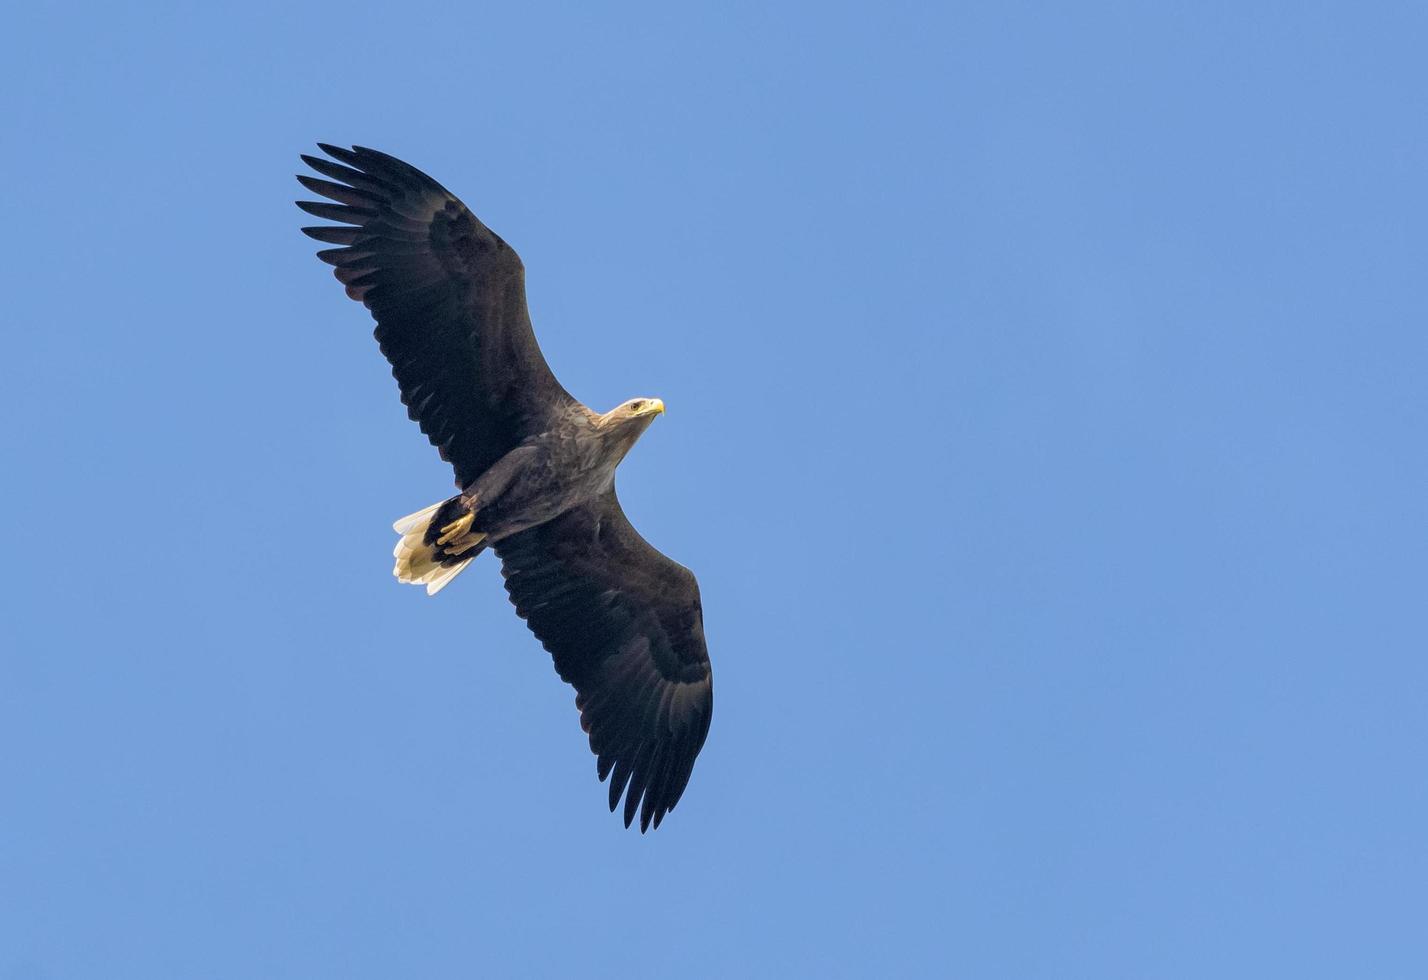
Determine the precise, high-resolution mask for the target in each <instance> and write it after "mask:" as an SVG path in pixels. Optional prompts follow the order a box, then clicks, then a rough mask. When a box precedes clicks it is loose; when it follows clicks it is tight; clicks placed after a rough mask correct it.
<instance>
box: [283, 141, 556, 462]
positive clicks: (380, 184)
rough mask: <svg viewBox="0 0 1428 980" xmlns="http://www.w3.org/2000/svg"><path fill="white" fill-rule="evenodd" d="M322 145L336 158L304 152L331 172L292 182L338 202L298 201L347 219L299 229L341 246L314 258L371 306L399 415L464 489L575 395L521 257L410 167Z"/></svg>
mask: <svg viewBox="0 0 1428 980" xmlns="http://www.w3.org/2000/svg"><path fill="white" fill-rule="evenodd" d="M318 145H319V146H320V147H321V148H322V150H323V152H325V153H326V154H327V155H328V156H330V157H332V158H333V159H334V160H337V161H340V162H339V163H334V162H332V161H331V160H323V159H321V158H318V157H312V156H303V158H302V159H303V160H304V161H305V162H306V163H307V165H308V166H310V167H312V169H313V170H316V171H317V172H318V173H320V174H322V175H323V176H324V177H328V178H331V179H330V180H319V179H317V178H315V177H308V176H299V177H298V180H299V181H301V182H302V185H303V186H304V187H306V188H307V189H308V190H310V191H313V192H314V193H317V194H321V195H322V196H323V197H326V198H330V199H331V200H333V201H336V202H338V203H336V204H328V203H326V202H323V203H316V202H312V201H298V202H297V205H298V207H300V208H302V209H303V210H304V211H306V212H308V213H309V214H312V215H316V216H317V217H319V218H324V219H328V220H332V221H341V222H344V224H343V225H337V226H333V225H328V226H324V227H317V228H304V229H303V231H304V232H306V233H307V234H308V235H310V236H312V237H313V238H316V239H317V240H318V241H320V242H327V243H328V244H331V245H337V246H339V247H338V248H331V249H327V250H324V251H321V252H318V253H317V255H318V258H320V259H322V260H323V261H324V262H327V263H329V264H331V265H333V266H335V267H336V268H335V269H334V270H333V271H334V273H335V275H336V276H337V278H338V279H339V280H340V281H341V282H342V283H343V285H345V286H346V287H347V295H348V296H350V297H352V298H353V299H355V300H359V301H361V302H362V303H363V304H365V305H366V307H367V308H368V309H369V310H371V311H372V316H373V318H374V319H376V321H377V329H376V337H377V342H378V343H379V344H380V345H381V347H382V353H383V354H385V355H386V358H387V360H388V361H390V362H391V365H392V374H393V375H394V376H395V377H396V379H397V384H398V386H399V387H400V388H401V393H402V403H403V404H404V405H406V406H407V414H408V415H410V416H411V417H412V418H413V419H414V420H416V421H417V422H418V423H420V424H421V430H422V431H423V432H425V433H426V435H427V438H428V439H430V440H431V442H432V445H434V446H436V447H437V449H438V450H440V452H441V457H442V459H445V460H447V461H448V462H450V463H451V465H452V467H453V468H454V469H455V470H456V482H457V486H458V487H463V488H464V487H465V486H467V485H468V484H470V483H471V482H472V481H474V480H475V479H476V478H477V477H478V476H480V475H481V473H483V472H484V471H485V470H486V469H487V468H488V467H489V466H490V465H491V464H492V463H494V462H495V461H496V460H497V459H500V458H501V456H503V455H504V454H505V453H506V452H507V451H509V450H510V449H513V448H514V447H515V446H516V445H518V444H519V443H520V442H521V440H522V439H523V438H525V437H526V436H527V435H528V434H530V433H532V432H539V431H543V430H544V429H545V428H546V424H545V423H546V420H547V419H548V418H549V417H550V416H551V415H552V413H553V412H555V411H556V410H558V409H559V408H560V407H561V406H562V405H563V404H564V403H566V402H569V401H571V400H572V399H571V397H570V395H569V394H568V393H567V392H566V391H565V389H564V388H562V387H561V386H560V382H558V381H556V379H555V376H554V375H553V374H551V371H550V367H549V366H548V365H547V364H546V362H545V358H544V357H543V356H542V355H541V352H540V347H539V346H538V345H537V344H536V339H535V333H534V331H533V330H532V329H531V321H530V315H529V313H527V311H526V288H525V269H524V267H523V266H522V265H521V260H520V257H519V256H518V255H516V253H515V250H514V249H512V248H511V247H510V246H509V245H507V244H506V243H505V242H504V241H502V240H501V238H500V236H499V235H497V234H496V233H495V232H493V231H491V230H490V229H489V228H487V227H486V226H485V225H483V224H482V223H481V222H480V221H479V220H477V218H476V216H475V215H473V214H472V213H471V212H470V211H469V210H467V208H466V205H464V204H462V203H461V202H460V201H459V200H457V199H456V197H455V195H453V194H452V193H451V192H450V191H448V190H446V188H444V187H442V186H441V185H440V184H438V183H437V182H436V181H434V180H432V179H431V178H430V177H428V176H427V175H426V174H424V173H422V172H421V171H420V170H417V169H416V168H415V167H412V166H410V165H408V164H405V163H403V162H402V161H400V160H398V159H396V158H395V157H390V156H387V155H386V154H385V153H378V152H377V151H376V150H368V149H365V148H364V147H360V146H359V147H354V148H353V149H351V150H344V149H342V148H340V147H336V146H328V145H327V144H325V143H319V144H318Z"/></svg>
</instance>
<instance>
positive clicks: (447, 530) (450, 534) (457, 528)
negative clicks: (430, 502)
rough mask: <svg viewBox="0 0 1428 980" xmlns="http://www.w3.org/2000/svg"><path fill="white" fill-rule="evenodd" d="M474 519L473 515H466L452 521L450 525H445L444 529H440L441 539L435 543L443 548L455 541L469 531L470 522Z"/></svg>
mask: <svg viewBox="0 0 1428 980" xmlns="http://www.w3.org/2000/svg"><path fill="white" fill-rule="evenodd" d="M475 517H476V515H475V514H467V515H465V516H464V517H460V518H457V519H456V520H454V521H452V522H451V523H450V524H448V525H446V527H444V528H442V529H441V537H439V538H437V539H436V543H437V544H438V545H443V546H444V545H446V544H449V543H450V542H452V541H455V540H456V539H457V538H459V537H461V536H462V535H463V534H465V533H466V532H467V531H469V530H471V522H472V521H473V520H474V519H475Z"/></svg>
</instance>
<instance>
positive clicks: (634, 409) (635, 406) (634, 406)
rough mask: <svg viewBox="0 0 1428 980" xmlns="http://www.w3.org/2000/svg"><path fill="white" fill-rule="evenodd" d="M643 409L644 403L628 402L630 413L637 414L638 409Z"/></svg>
mask: <svg viewBox="0 0 1428 980" xmlns="http://www.w3.org/2000/svg"><path fill="white" fill-rule="evenodd" d="M644 407H645V403H644V402H641V401H633V402H630V411H632V412H638V411H639V410H640V409H642V408H644Z"/></svg>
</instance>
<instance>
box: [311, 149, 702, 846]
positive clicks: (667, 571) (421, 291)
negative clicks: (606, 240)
mask: <svg viewBox="0 0 1428 980" xmlns="http://www.w3.org/2000/svg"><path fill="white" fill-rule="evenodd" d="M322 149H323V150H324V151H325V152H326V153H327V154H328V155H329V156H330V157H332V158H333V159H335V160H338V161H341V163H333V162H332V161H331V160H323V159H320V158H317V157H309V156H304V157H303V159H304V160H305V161H306V162H307V163H308V164H309V165H310V166H311V167H312V168H313V169H314V170H316V171H318V172H319V173H321V174H323V175H325V176H327V177H331V178H333V179H334V180H336V181H341V183H333V182H330V181H327V180H318V179H315V178H312V177H299V178H298V179H299V180H300V181H302V183H303V185H304V186H306V187H308V188H309V189H310V190H313V191H316V192H317V193H319V194H322V195H323V196H325V197H328V198H330V199H332V200H334V201H338V202H340V203H339V204H336V205H334V204H326V203H321V204H319V203H312V202H304V201H300V202H298V204H299V206H300V207H302V208H303V209H304V210H305V211H307V212H309V213H310V214H314V215H317V216H318V217H322V218H329V219H332V220H336V221H341V222H344V223H346V226H325V227H316V228H304V229H303V230H304V231H305V232H307V234H309V235H310V236H312V237H314V238H316V239H318V240H319V241H324V242H329V243H331V244H334V245H338V246H341V247H339V248H333V249H328V250H325V251H322V252H319V253H318V256H319V257H320V258H322V259H323V261H325V262H328V263H330V264H332V265H333V266H335V273H336V275H337V278H338V279H339V280H340V281H341V282H342V283H343V284H344V285H345V286H346V287H347V293H348V295H349V296H351V297H352V298H353V299H356V300H360V301H361V302H363V303H364V304H365V305H366V306H367V307H368V308H369V309H370V310H371V311H372V315H373V317H374V318H375V319H376V321H377V330H376V336H377V340H378V342H379V343H380V345H381V348H382V352H383V354H385V355H386V357H387V359H388V360H389V361H390V362H391V364H392V373H393V375H395V377H396V379H397V383H398V386H399V387H400V389H401V393H402V401H403V402H404V403H405V404H406V405H407V408H408V414H409V415H411V417H412V418H413V419H415V420H416V421H417V422H419V423H420V424H421V427H422V431H424V432H425V433H426V434H427V436H428V438H429V439H430V440H431V441H432V443H433V444H434V445H436V446H437V448H438V449H439V450H440V452H441V454H442V457H443V458H444V459H446V460H448V461H450V462H451V464H452V467H453V469H454V470H455V472H456V483H457V488H458V490H459V491H460V492H459V493H458V494H456V495H455V496H453V497H451V498H449V499H447V500H445V501H443V502H441V503H438V504H433V505H432V506H430V507H427V508H425V509H424V510H421V511H418V512H417V513H415V514H412V515H410V516H409V517H406V518H403V519H402V520H400V521H398V522H397V523H396V525H395V527H396V530H397V531H398V533H400V534H401V535H402V537H401V539H400V540H399V541H398V543H397V547H396V550H395V552H394V554H395V556H396V559H397V562H396V568H395V573H396V575H397V578H398V579H399V580H401V581H403V582H411V583H416V584H423V585H425V586H426V588H427V592H428V593H432V594H434V593H436V592H437V591H440V590H441V589H442V588H443V587H445V586H446V585H447V584H448V583H449V582H450V581H451V580H452V579H453V578H454V577H455V576H456V575H457V574H458V573H459V572H460V571H461V570H462V569H463V568H465V567H466V566H467V565H468V564H469V563H470V562H471V561H472V560H473V559H475V558H476V557H477V556H478V555H480V554H481V553H482V552H483V551H485V550H486V549H487V548H491V549H494V550H495V552H496V553H497V555H499V556H500V559H501V566H502V574H503V575H504V576H505V579H506V590H507V592H509V593H510V596H511V601H512V602H514V603H515V605H516V612H517V613H518V614H519V615H520V616H521V617H522V618H524V619H525V620H526V621H527V622H528V624H529V625H530V627H531V629H532V630H533V631H534V632H535V634H536V636H537V637H538V638H539V639H540V640H541V642H542V643H543V644H544V645H545V647H546V649H547V650H549V651H550V652H551V654H552V656H553V657H554V659H555V667H556V670H557V671H558V672H559V673H560V676H561V677H562V678H564V679H565V680H566V681H568V682H569V683H571V684H572V685H574V686H575V689H576V692H577V696H576V700H575V703H576V706H577V708H579V709H580V713H581V724H582V727H584V728H585V730H586V731H587V732H588V733H589V735H590V746H591V748H592V749H593V750H594V752H595V754H596V756H597V757H598V765H597V772H598V774H599V776H600V778H601V779H602V780H603V779H605V778H607V777H609V778H610V794H609V802H610V809H612V810H613V809H615V808H616V806H617V804H618V803H619V800H620V797H621V795H622V794H623V795H624V797H625V813H624V816H625V824H626V826H628V825H629V824H630V822H631V821H632V820H633V818H634V815H635V813H636V812H637V811H638V812H639V813H640V828H641V829H642V830H643V829H646V828H647V827H649V826H650V824H651V822H653V825H654V826H659V823H660V821H661V820H662V819H663V817H664V814H665V813H666V812H668V811H669V810H671V809H673V808H674V805H675V804H676V803H677V802H678V801H679V797H680V795H681V794H682V793H683V792H684V787H685V784H686V783H687V782H688V780H689V774H690V771H691V769H692V768H693V766H694V759H695V757H696V756H697V755H698V753H699V750H700V748H701V747H702V746H703V744H704V739H705V737H706V735H707V734H708V731H709V719H710V715H711V714H712V710H713V687H712V678H711V675H710V671H709V658H708V653H707V650H706V647H705V642H704V621H703V611H702V608H701V605H700V602H699V588H698V586H697V584H696V583H695V581H694V576H693V575H692V574H690V572H689V570H688V569H686V568H684V567H683V566H682V565H679V564H678V563H676V562H674V561H671V560H670V559H669V558H666V557H665V556H664V555H662V554H660V553H659V552H658V551H656V550H655V549H654V548H652V547H651V546H650V545H649V544H648V543H647V542H646V541H645V540H644V539H643V538H641V537H640V536H639V534H638V533H637V532H636V531H635V529H634V528H633V527H632V526H631V525H630V523H629V521H628V520H627V519H626V518H625V515H624V513H623V511H621V509H620V504H619V500H618V499H617V498H616V496H615V470H616V467H617V466H618V465H619V463H620V461H621V460H622V459H623V458H624V457H625V454H626V453H628V452H629V450H630V447H631V446H633V445H634V443H635V441H636V440H637V439H638V438H639V437H640V435H641V434H642V433H643V432H644V431H645V429H646V428H648V427H649V424H650V422H652V421H653V420H654V417H655V416H656V415H658V414H661V413H662V412H663V411H664V403H663V402H661V401H660V400H659V399H657V398H635V399H631V400H630V401H627V402H625V403H624V404H622V405H620V406H618V407H617V408H615V409H613V410H611V411H609V412H606V413H604V414H600V413H597V412H594V411H592V410H591V409H589V408H587V407H586V406H584V405H582V404H581V403H580V402H578V401H576V400H575V399H574V398H573V397H571V395H570V394H569V393H568V392H566V390H565V389H564V388H563V387H561V385H560V383H559V382H558V381H556V380H555V377H554V375H552V374H551V372H550V368H549V367H548V366H547V365H546V363H545V358H544V357H542V355H541V353H540V348H539V346H538V345H537V344H536V340H535V334H534V332H533V331H532V329H531V325H530V318H529V316H528V314H527V312H526V304H525V282H524V280H525V276H524V268H523V267H522V265H521V262H520V259H519V258H518V257H517V256H516V254H515V252H514V251H512V250H511V248H510V246H508V245H507V244H506V243H505V242H504V241H502V240H501V239H500V238H499V237H498V236H497V235H495V234H494V233H493V232H491V231H490V230H489V229H488V228H486V227H485V226H484V225H482V224H481V222H480V221H478V220H477V219H476V217H475V216H474V215H473V214H471V212H470V211H469V210H468V209H467V208H466V206H465V205H463V204H462V203H461V202H460V201H459V200H457V199H456V198H455V197H454V196H453V195H452V194H451V193H450V192H449V191H447V190H445V189H444V188H443V187H441V185H439V184H437V183H436V182H435V181H434V180H432V179H431V178H430V177H428V176H426V175H425V174H423V173H421V172H420V171H419V170H416V169H415V168H414V167H411V166H409V165H408V164H405V163H402V162H401V161H399V160H397V159H395V158H393V157H389V156H387V155H386V154H382V153H378V152H376V151H374V150H367V149H364V148H361V147H355V148H353V149H352V150H344V149H341V148H339V147H333V146H327V145H322Z"/></svg>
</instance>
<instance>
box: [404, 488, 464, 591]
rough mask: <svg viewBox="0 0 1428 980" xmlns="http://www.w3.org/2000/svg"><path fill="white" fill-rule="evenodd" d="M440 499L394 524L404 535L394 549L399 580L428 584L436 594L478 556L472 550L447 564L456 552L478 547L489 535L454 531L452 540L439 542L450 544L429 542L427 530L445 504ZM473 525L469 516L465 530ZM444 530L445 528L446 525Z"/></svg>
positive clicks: (427, 587)
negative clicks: (467, 554) (470, 552)
mask: <svg viewBox="0 0 1428 980" xmlns="http://www.w3.org/2000/svg"><path fill="white" fill-rule="evenodd" d="M445 503H446V501H444V500H443V501H441V503H436V504H432V505H431V506H430V507H424V508H422V509H421V510H419V511H417V512H416V513H415V514H408V515H407V516H406V517H403V518H402V519H401V520H399V521H397V522H396V523H395V524H393V525H392V530H394V531H396V532H397V533H398V534H400V535H401V539H400V540H399V541H397V546H396V547H395V548H393V549H392V556H393V557H394V558H396V559H397V564H396V566H395V567H394V568H393V569H392V574H393V575H395V576H396V577H397V581H399V582H406V583H409V584H411V585H425V586H426V594H427V595H436V594H437V593H438V592H440V591H441V590H442V589H444V588H446V585H447V583H449V582H450V581H451V580H452V579H454V578H455V577H456V576H457V575H459V574H461V570H462V569H463V568H465V567H466V566H467V565H469V564H471V559H473V558H475V557H476V554H475V553H473V554H471V555H469V556H468V557H466V558H463V559H462V560H461V561H458V562H454V563H452V564H449V565H448V564H445V562H447V561H450V560H451V558H452V557H454V556H455V555H458V554H461V553H463V552H465V551H468V550H470V549H472V548H475V547H476V546H477V545H478V544H480V543H481V541H482V540H483V539H484V538H485V537H486V536H485V535H484V534H464V533H463V534H452V535H449V537H451V538H455V539H456V540H452V541H451V542H450V544H449V545H447V541H446V540H440V541H439V542H438V543H439V544H443V545H447V547H444V548H436V547H433V546H432V545H429V544H427V543H426V532H427V529H428V528H429V527H430V526H431V521H432V518H433V517H435V516H436V512H437V511H439V510H440V509H441V508H442V505H443V504H445ZM469 527H470V518H469V517H468V518H466V520H465V527H463V528H462V531H465V530H466V529H468V528H469ZM443 530H446V529H445V528H443Z"/></svg>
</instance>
